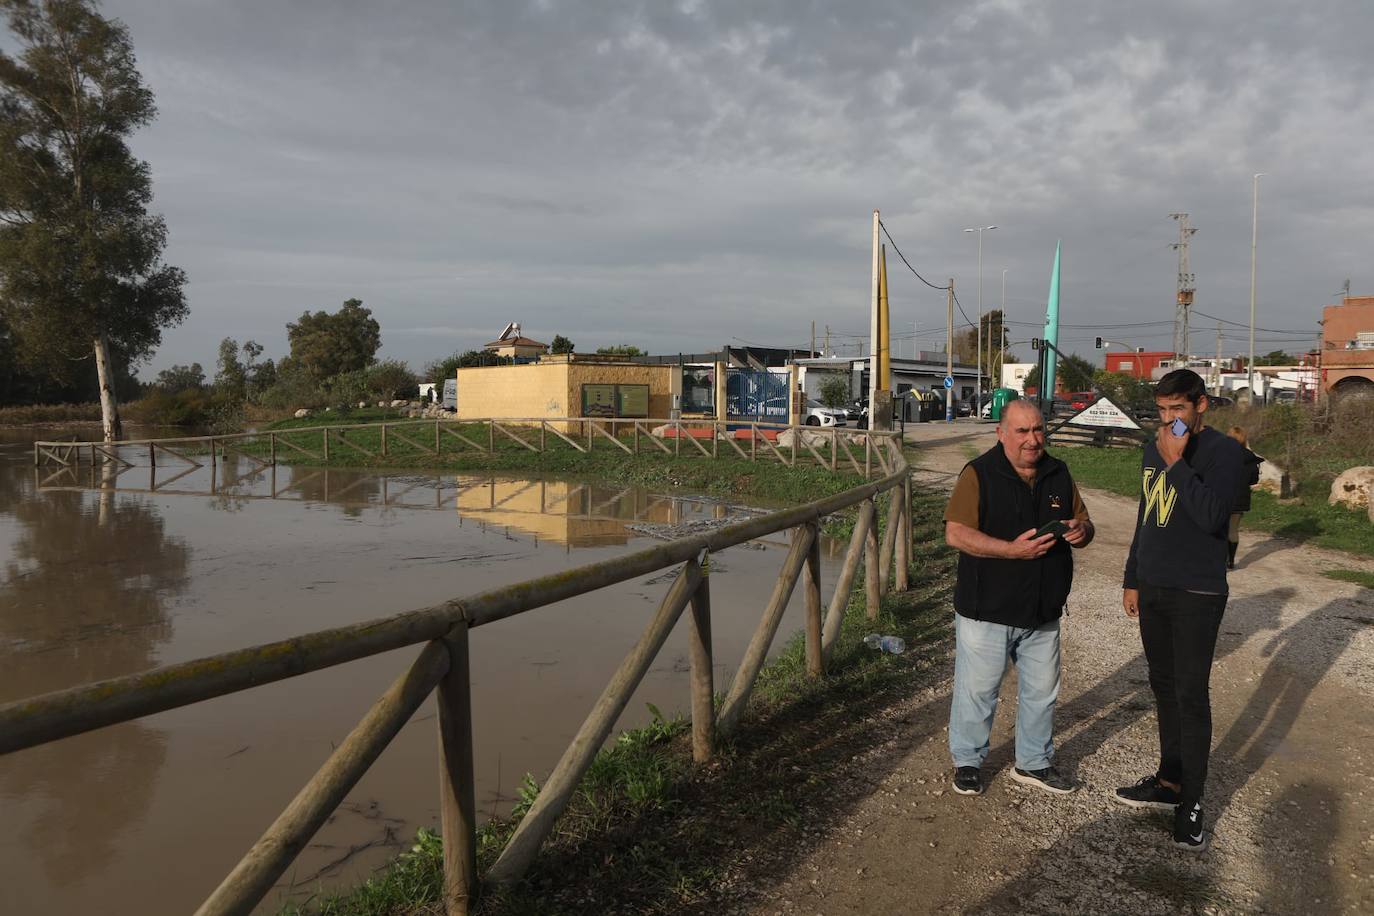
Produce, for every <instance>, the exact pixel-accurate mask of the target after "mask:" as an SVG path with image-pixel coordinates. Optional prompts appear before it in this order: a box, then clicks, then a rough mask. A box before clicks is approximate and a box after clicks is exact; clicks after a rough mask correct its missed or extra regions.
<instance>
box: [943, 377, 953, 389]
mask: <svg viewBox="0 0 1374 916" xmlns="http://www.w3.org/2000/svg"><path fill="white" fill-rule="evenodd" d="M945 387H946V388H953V387H954V378H953V377H952V376H948V375H946V376H945Z"/></svg>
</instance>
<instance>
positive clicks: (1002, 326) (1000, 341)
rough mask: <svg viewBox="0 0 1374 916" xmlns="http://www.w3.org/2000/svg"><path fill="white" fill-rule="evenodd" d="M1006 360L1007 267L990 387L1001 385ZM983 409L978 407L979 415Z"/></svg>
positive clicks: (1003, 275) (1004, 275) (1004, 271)
mask: <svg viewBox="0 0 1374 916" xmlns="http://www.w3.org/2000/svg"><path fill="white" fill-rule="evenodd" d="M1006 361H1007V268H1005V267H1003V268H1002V320H1001V321H999V322H997V381H996V384H994V385H993V386H992V387H994V388H1001V387H1002V370H1003V368H1004V367H1005V366H1006ZM982 412H983V409H982V408H981V407H980V408H978V413H979V415H980V416H981V415H982Z"/></svg>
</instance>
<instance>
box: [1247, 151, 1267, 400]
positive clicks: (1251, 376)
mask: <svg viewBox="0 0 1374 916" xmlns="http://www.w3.org/2000/svg"><path fill="white" fill-rule="evenodd" d="M1263 174H1264V173H1263V172H1256V173H1255V177H1254V201H1255V202H1254V210H1253V211H1252V215H1251V217H1250V370H1249V372H1248V373H1247V374H1246V376H1245V378H1246V385H1247V387H1246V389H1245V391H1246V394H1247V396H1248V397H1249V398H1250V403H1252V404H1253V403H1254V402H1255V253H1256V251H1257V250H1258V248H1259V180H1260V176H1261V175H1263Z"/></svg>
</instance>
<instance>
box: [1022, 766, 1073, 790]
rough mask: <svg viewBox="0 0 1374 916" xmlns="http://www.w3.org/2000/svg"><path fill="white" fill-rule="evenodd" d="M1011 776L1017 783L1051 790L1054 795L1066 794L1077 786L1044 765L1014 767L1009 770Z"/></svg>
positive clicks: (1061, 774) (1052, 768)
mask: <svg viewBox="0 0 1374 916" xmlns="http://www.w3.org/2000/svg"><path fill="white" fill-rule="evenodd" d="M1011 778H1012V779H1014V780H1016V781H1017V782H1019V783H1024V784H1025V785H1028V786H1035V787H1036V788H1037V789H1043V790H1044V791H1046V792H1053V793H1054V794H1055V795H1068V794H1069V793H1070V792H1073V791H1075V790H1076V789H1077V788H1078V786H1076V785H1074V784H1073V783H1072V782H1070V781H1069V778H1068V777H1067V776H1065V775H1064V774H1063V773H1061V772H1059V771H1058V770H1056V769H1055V768H1054V767H1045V768H1044V769H1043V770H1023V769H1021V768H1020V767H1016V768H1015V769H1013V770H1012V771H1011Z"/></svg>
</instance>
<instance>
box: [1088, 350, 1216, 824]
mask: <svg viewBox="0 0 1374 916" xmlns="http://www.w3.org/2000/svg"><path fill="white" fill-rule="evenodd" d="M1206 391H1207V389H1206V387H1205V386H1204V385H1203V382H1202V378H1201V376H1199V375H1198V374H1197V373H1196V372H1193V371H1192V370H1190V369H1176V370H1174V371H1173V372H1170V373H1169V374H1168V375H1166V376H1164V377H1163V378H1162V379H1160V380H1159V384H1158V385H1157V386H1156V387H1155V405H1156V406H1157V407H1158V408H1159V430H1158V431H1157V433H1156V434H1155V438H1154V441H1153V442H1150V443H1148V444H1147V445H1146V446H1145V455H1144V459H1143V461H1142V462H1141V471H1140V487H1141V495H1140V507H1139V509H1138V510H1137V512H1136V528H1135V538H1134V540H1132V541H1131V552H1130V554H1129V555H1128V557H1127V559H1126V574H1125V578H1124V581H1123V583H1122V589H1123V591H1122V601H1121V603H1122V607H1123V608H1124V609H1125V611H1126V616H1127V617H1130V618H1132V619H1138V620H1139V621H1140V641H1141V643H1143V644H1144V647H1145V660H1146V662H1147V663H1148V664H1149V668H1150V687H1151V689H1153V690H1154V694H1155V705H1156V707H1157V708H1158V713H1159V769H1158V770H1156V772H1155V773H1154V774H1153V775H1150V776H1146V777H1144V778H1143V779H1141V780H1140V781H1139V782H1137V783H1136V784H1135V785H1132V786H1123V787H1122V788H1119V789H1117V790H1116V793H1115V798H1116V800H1117V801H1119V802H1121V803H1122V804H1124V805H1129V806H1131V807H1135V808H1164V809H1170V808H1172V809H1173V810H1174V843H1175V844H1176V845H1178V846H1180V847H1182V848H1184V849H1188V850H1193V851H1201V850H1203V849H1205V848H1206V846H1207V837H1206V834H1205V832H1204V831H1203V826H1202V823H1203V821H1202V789H1203V785H1204V783H1206V781H1207V758H1208V755H1209V753H1210V751H1211V745H1212V705H1211V699H1210V698H1209V696H1208V682H1209V680H1210V677H1211V673H1212V653H1213V651H1214V650H1215V649H1216V644H1217V630H1218V629H1219V628H1220V626H1221V615H1222V612H1223V611H1224V610H1225V608H1226V594H1227V592H1226V560H1227V550H1226V532H1227V527H1228V523H1229V522H1230V518H1231V504H1232V502H1233V501H1234V499H1235V494H1236V485H1237V483H1238V482H1239V481H1240V477H1241V473H1242V471H1241V465H1242V449H1241V446H1240V443H1238V442H1236V441H1235V440H1234V439H1232V438H1230V437H1229V436H1225V435H1223V434H1221V433H1219V432H1217V431H1216V430H1214V429H1212V428H1210V427H1208V426H1204V425H1203V423H1202V418H1203V416H1204V415H1205V414H1206V413H1207V393H1206ZM1175 421H1179V422H1177V423H1176V422H1175Z"/></svg>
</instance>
